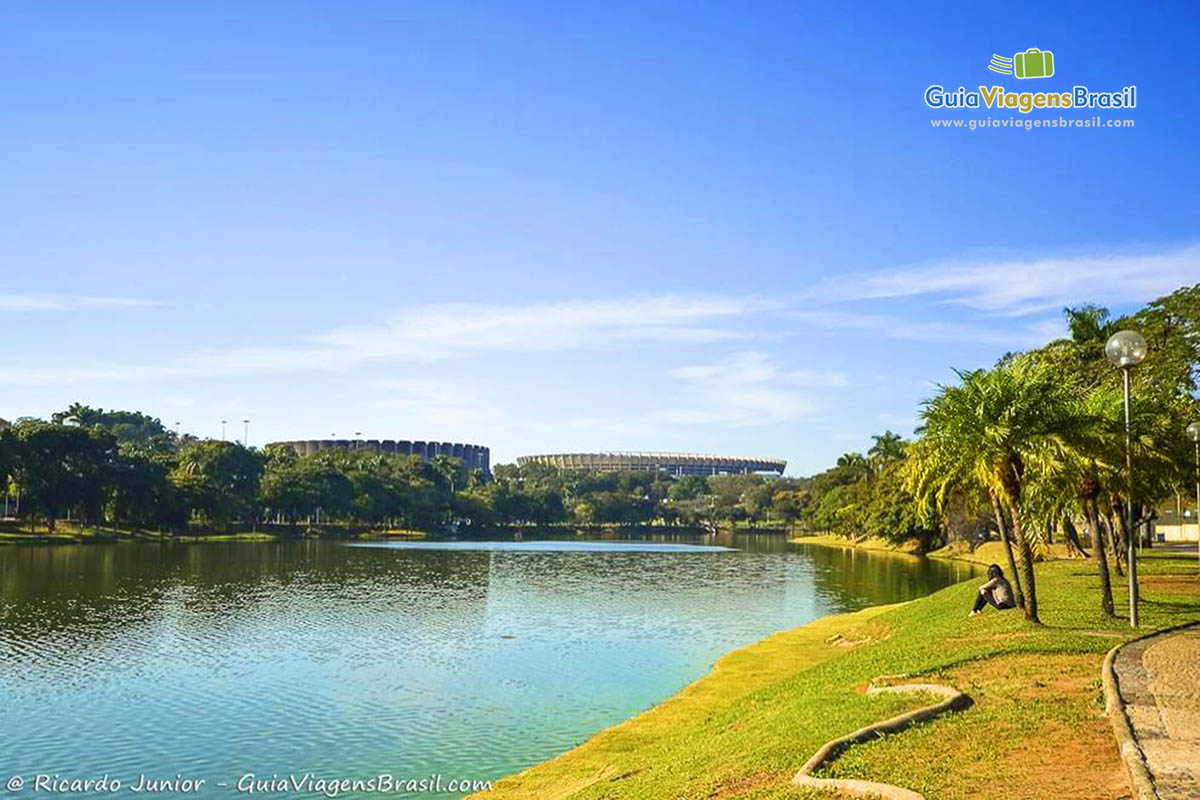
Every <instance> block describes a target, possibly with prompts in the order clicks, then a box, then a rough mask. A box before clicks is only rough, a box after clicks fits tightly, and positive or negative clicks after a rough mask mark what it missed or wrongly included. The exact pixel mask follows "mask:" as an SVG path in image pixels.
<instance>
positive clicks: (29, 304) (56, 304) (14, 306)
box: [0, 294, 161, 312]
mask: <svg viewBox="0 0 1200 800" xmlns="http://www.w3.org/2000/svg"><path fill="white" fill-rule="evenodd" d="M157 305H161V303H158V302H155V301H153V300H141V299H138V298H135V297H93V296H87V295H67V294H0V311H13V312H19V311H76V310H79V309H84V308H135V307H147V306H157Z"/></svg>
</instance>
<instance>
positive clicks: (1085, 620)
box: [483, 552, 1200, 800]
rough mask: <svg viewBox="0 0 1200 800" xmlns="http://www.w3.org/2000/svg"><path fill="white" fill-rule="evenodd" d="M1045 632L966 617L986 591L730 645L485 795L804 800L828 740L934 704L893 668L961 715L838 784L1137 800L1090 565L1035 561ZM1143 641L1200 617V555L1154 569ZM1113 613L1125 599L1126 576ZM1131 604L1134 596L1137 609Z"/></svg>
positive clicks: (836, 767)
mask: <svg viewBox="0 0 1200 800" xmlns="http://www.w3.org/2000/svg"><path fill="white" fill-rule="evenodd" d="M1037 577H1038V588H1039V596H1040V601H1041V605H1042V615H1043V619H1044V621H1045V623H1046V624H1045V625H1044V626H1042V627H1036V626H1031V625H1029V624H1027V623H1026V622H1025V621H1024V620H1023V618H1022V616H1021V613H1020V611H1009V612H996V611H994V610H989V611H988V612H986V613H984V614H983V615H981V616H979V617H975V618H973V619H969V620H968V619H967V618H966V614H967V611H968V609H969V607H970V604H971V600H972V599H973V597H974V593H975V584H976V583H977V582H978V581H969V582H967V583H962V584H958V585H956V586H952V587H949V588H947V589H944V590H942V591H940V592H937V593H936V594H933V595H931V596H929V597H926V598H923V599H920V600H915V601H913V602H910V603H906V604H902V605H898V606H887V607H881V608H875V609H867V610H865V611H862V612H858V613H854V614H843V615H839V616H835V617H828V618H825V619H822V620H818V621H816V622H814V623H812V624H810V625H806V626H804V627H802V628H798V629H796V630H792V631H786V632H783V633H779V634H776V635H775V636H772V637H770V638H768V639H766V640H764V641H762V642H759V643H758V644H755V645H752V646H750V647H747V648H745V649H743V650H740V651H737V652H734V653H732V654H730V655H728V656H726V657H725V658H723V659H722V660H721V661H720V662H718V663H717V665H716V667H715V668H714V670H713V672H712V673H711V674H709V675H708V676H706V677H704V678H702V679H701V680H699V681H697V682H696V683H694V684H692V685H691V686H689V687H687V688H686V689H684V690H683V691H682V692H680V693H679V694H678V695H676V696H675V697H672V698H670V699H669V700H667V701H665V702H663V703H661V704H660V705H658V706H656V707H655V708H653V709H651V710H649V711H647V712H646V713H644V714H641V715H640V716H638V717H635V718H633V719H631V720H628V721H626V722H624V723H622V724H620V725H617V726H616V727H613V728H610V729H608V730H606V731H603V732H601V733H600V734H598V735H596V736H595V737H593V738H592V739H590V740H588V741H587V742H585V743H583V744H582V745H581V746H579V747H577V748H576V749H574V750H572V751H569V752H567V753H565V754H563V755H562V756H560V757H558V758H555V759H553V760H551V761H548V762H546V763H544V764H541V765H538V766H536V767H533V768H531V769H529V770H526V771H525V772H522V773H520V774H518V775H516V776H513V777H510V778H506V779H504V780H502V781H499V782H498V783H497V785H496V788H495V789H494V791H492V792H490V793H488V794H486V795H483V796H485V797H488V798H501V797H522V798H541V799H549V798H566V797H574V798H684V797H686V798H707V797H713V798H734V797H738V798H804V797H819V796H821V795H818V794H815V793H812V792H808V791H801V790H799V789H795V788H793V787H792V786H791V785H790V782H789V781H790V778H791V777H792V775H793V774H795V772H796V770H797V769H799V767H800V765H801V764H803V763H804V761H805V760H807V759H808V757H809V756H810V755H812V754H813V752H815V751H816V750H817V748H818V747H820V746H821V744H823V743H824V742H825V741H827V740H829V739H832V738H834V737H836V736H840V735H842V734H845V733H848V732H850V731H851V730H854V729H856V728H858V727H860V726H862V725H865V724H867V723H869V722H872V721H875V720H879V719H883V718H885V717H888V716H891V715H893V714H895V713H898V712H899V711H901V710H905V709H907V708H912V707H916V706H919V705H924V704H926V703H928V702H930V700H929V698H921V697H919V696H918V697H914V696H887V695H882V696H880V695H875V696H868V695H865V694H863V693H862V690H863V689H864V688H865V686H866V685H867V684H868V683H869V682H870V681H871V680H873V679H875V678H877V677H879V676H882V675H893V676H905V677H922V678H926V679H933V680H936V681H944V682H948V683H951V684H953V685H955V686H958V687H959V688H960V689H963V690H964V691H966V692H967V693H968V694H970V695H971V696H972V698H973V699H974V700H975V705H974V706H972V707H971V708H970V709H968V710H966V711H965V712H962V713H960V714H953V715H950V716H947V717H942V718H939V719H937V720H934V721H931V722H929V723H926V724H923V725H920V726H917V727H914V728H911V729H909V730H907V731H904V732H902V733H900V734H897V735H894V736H889V737H886V738H883V739H880V740H877V741H875V742H872V743H869V744H865V745H859V746H855V747H852V748H851V749H850V750H849V751H847V752H846V753H845V754H843V756H842V757H841V758H840V759H838V760H837V761H835V762H834V763H833V765H832V766H831V767H830V768H829V769H828V771H827V772H826V773H825V774H826V775H827V776H831V777H832V776H836V777H858V778H867V779H870V780H877V781H883V782H889V783H896V784H899V785H902V786H905V787H908V788H911V789H914V790H916V791H919V792H922V793H923V794H925V795H926V796H927V797H928V798H931V799H932V798H968V797H1014V798H1015V797H1053V798H1056V800H1060V799H1061V798H1068V797H1070V798H1105V797H1109V798H1117V797H1122V796H1127V792H1128V790H1127V788H1126V786H1125V783H1124V773H1123V771H1122V770H1123V767H1122V766H1121V762H1120V761H1119V759H1118V755H1117V750H1116V745H1115V744H1114V742H1113V739H1112V735H1111V732H1110V728H1109V723H1108V721H1107V719H1106V718H1104V717H1103V715H1102V711H1103V703H1102V699H1101V689H1100V682H1099V675H1100V665H1101V662H1102V660H1103V657H1104V653H1105V652H1106V651H1107V650H1108V649H1109V648H1111V647H1112V646H1113V645H1115V644H1117V643H1118V642H1120V641H1121V640H1122V639H1124V638H1128V637H1131V636H1132V635H1134V634H1132V633H1131V631H1130V629H1129V627H1128V622H1127V620H1126V619H1123V618H1117V619H1111V618H1105V617H1104V616H1103V614H1102V613H1101V612H1100V608H1099V602H1098V599H1097V586H1098V584H1099V581H1098V579H1097V578H1096V577H1095V575H1094V567H1093V565H1092V563H1091V562H1090V561H1082V560H1072V561H1053V562H1048V563H1045V564H1040V565H1038V568H1037ZM1142 577H1143V599H1144V606H1143V610H1142V624H1143V628H1142V631H1143V632H1145V631H1149V630H1151V629H1154V628H1162V627H1167V626H1170V625H1175V624H1178V623H1181V622H1185V621H1192V620H1198V619H1200V570H1198V568H1197V560H1196V556H1195V554H1194V553H1192V554H1184V553H1179V554H1171V553H1165V552H1154V553H1150V554H1147V557H1146V558H1145V560H1144V561H1143V562H1142ZM1115 589H1116V590H1118V591H1119V592H1120V596H1119V597H1118V598H1117V605H1118V607H1120V606H1121V605H1122V601H1123V600H1125V584H1124V583H1119V584H1115ZM1125 605H1127V602H1126V603H1125Z"/></svg>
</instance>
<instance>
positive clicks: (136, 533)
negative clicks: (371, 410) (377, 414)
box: [0, 520, 428, 545]
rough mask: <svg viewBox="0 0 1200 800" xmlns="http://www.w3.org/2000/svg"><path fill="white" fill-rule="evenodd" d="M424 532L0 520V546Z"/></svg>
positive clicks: (413, 534)
mask: <svg viewBox="0 0 1200 800" xmlns="http://www.w3.org/2000/svg"><path fill="white" fill-rule="evenodd" d="M427 535H428V534H427V533H425V532H424V531H414V530H408V529H399V528H396V529H390V530H378V531H350V530H347V529H344V528H330V527H321V528H311V529H307V530H306V529H305V528H302V527H297V528H291V527H288V526H284V525H262V526H259V529H258V530H212V531H206V530H202V529H192V530H189V531H187V532H186V533H164V532H162V531H153V530H144V529H138V528H110V527H100V526H94V525H89V526H86V527H85V526H82V525H79V524H77V523H74V522H67V521H59V522H58V523H57V524H56V525H55V530H54V533H50V532H49V531H48V530H47V529H46V528H45V527H44V526H43V527H40V528H38V529H35V530H34V531H32V532H31V531H30V530H29V527H28V524H27V523H26V524H22V523H19V522H17V521H16V520H0V545H4V544H101V543H105V542H222V541H224V542H228V541H246V542H270V541H275V540H278V539H294V538H297V537H303V536H317V537H329V538H336V539H350V538H360V539H422V538H425V537H426V536H427Z"/></svg>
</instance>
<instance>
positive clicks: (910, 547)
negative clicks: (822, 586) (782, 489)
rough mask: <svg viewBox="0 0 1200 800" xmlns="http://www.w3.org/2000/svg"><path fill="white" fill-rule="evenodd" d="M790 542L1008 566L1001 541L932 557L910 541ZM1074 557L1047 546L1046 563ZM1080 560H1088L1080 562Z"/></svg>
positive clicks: (819, 538)
mask: <svg viewBox="0 0 1200 800" xmlns="http://www.w3.org/2000/svg"><path fill="white" fill-rule="evenodd" d="M790 541H792V542H795V543H796V544H815V545H820V546H822V547H852V548H854V549H856V550H877V551H884V552H889V553H906V554H908V555H924V556H925V557H926V558H940V559H944V560H948V561H967V562H969V563H971V564H979V565H981V566H985V567H986V566H987V565H988V564H999V565H1001V566H1002V567H1003V566H1005V563H1006V559H1005V555H1004V545H1003V544H1001V543H1000V542H998V541H993V542H984V543H983V544H980V545H977V546H976V547H975V549H974V550H972V549H971V548H970V547H968V546H967V545H966V544H965V543H963V542H955V543H953V544H948V545H946V546H945V547H941V548H938V549H937V550H931V551H930V552H928V553H921V548H920V545H919V544H918V542H917V541H916V540H909V541H906V542H901V543H899V544H897V543H895V542H890V541H888V540H887V539H877V538H866V539H847V538H846V537H845V536H834V535H832V534H827V533H822V534H816V535H814V536H798V537H796V538H793V539H791V540H790ZM1070 558H1071V556H1070V555H1069V554H1068V552H1067V546H1066V545H1065V544H1051V545H1047V546H1046V552H1045V554H1044V560H1047V561H1053V560H1056V559H1070ZM1076 560H1080V561H1082V560H1084V559H1081V558H1078V557H1077V558H1076Z"/></svg>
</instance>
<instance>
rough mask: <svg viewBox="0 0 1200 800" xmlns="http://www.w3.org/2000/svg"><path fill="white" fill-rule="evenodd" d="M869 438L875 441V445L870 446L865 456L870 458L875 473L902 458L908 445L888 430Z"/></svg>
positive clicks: (898, 435)
mask: <svg viewBox="0 0 1200 800" xmlns="http://www.w3.org/2000/svg"><path fill="white" fill-rule="evenodd" d="M871 438H872V439H874V440H875V444H873V445H871V449H870V450H868V451H867V455H868V456H870V457H871V463H872V464H873V465H874V466H875V469H876V470H877V471H878V470H879V469H880V468H882V467H885V466H887V465H888V464H893V463H895V462H897V461H899V460H901V459H902V458H904V449H905V448H906V447H907V446H908V444H907V443H906V442H905V441H904V439H902V438H901V437H900V434H898V433H892V432H891V431H890V430H888V431H884V432H883V433H879V434H876V435H874V436H872V437H871Z"/></svg>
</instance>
